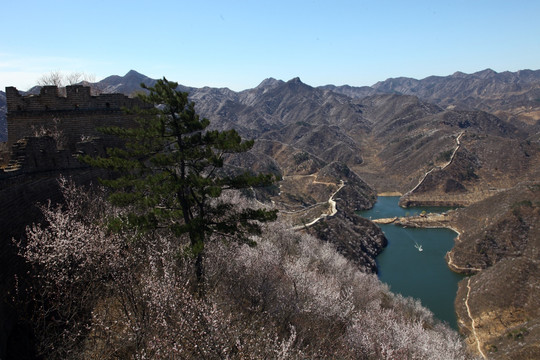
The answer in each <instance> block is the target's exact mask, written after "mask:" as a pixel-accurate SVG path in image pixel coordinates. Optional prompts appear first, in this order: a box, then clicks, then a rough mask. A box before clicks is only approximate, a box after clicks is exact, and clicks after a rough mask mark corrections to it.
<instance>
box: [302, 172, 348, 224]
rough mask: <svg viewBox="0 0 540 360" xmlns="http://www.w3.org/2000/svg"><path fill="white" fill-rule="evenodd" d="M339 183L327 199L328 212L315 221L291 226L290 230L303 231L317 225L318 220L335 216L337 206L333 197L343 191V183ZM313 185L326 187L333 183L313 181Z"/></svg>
mask: <svg viewBox="0 0 540 360" xmlns="http://www.w3.org/2000/svg"><path fill="white" fill-rule="evenodd" d="M340 181H341V183H340V185H339V187H338V188H337V190H336V191H334V192H333V193H332V195H330V198H329V199H328V204H330V212H329V213H327V214H325V213H323V214H321V216H319V217H318V218H316V219H315V220H313V221H311V222H309V223H307V224H302V225H297V226H293V227H292V228H291V229H292V230H300V229H304V228H307V227H309V226H312V225H314V224H315V223H317V222H318V221H319V220H321V219H323V218H325V217H328V216H334V215H336V213H337V206H336V201H335V200H334V196H335V195H336V194H337V193H338V192H339V191H340V190H341V189H343V187H344V186H345V183H344V182H343V180H340ZM313 184H326V185H335V184H334V183H327V182H321V181H316V180H314V181H313Z"/></svg>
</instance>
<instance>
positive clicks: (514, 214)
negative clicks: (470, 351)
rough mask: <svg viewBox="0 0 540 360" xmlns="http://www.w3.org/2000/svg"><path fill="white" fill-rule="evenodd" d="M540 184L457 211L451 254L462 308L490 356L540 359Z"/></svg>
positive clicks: (465, 324)
mask: <svg viewBox="0 0 540 360" xmlns="http://www.w3.org/2000/svg"><path fill="white" fill-rule="evenodd" d="M538 224H540V183H528V184H522V185H519V186H517V187H515V188H513V189H510V190H507V191H504V192H501V193H499V194H497V195H495V196H492V197H490V198H488V199H486V200H484V201H481V202H478V203H476V204H474V205H471V206H469V207H468V208H466V209H461V210H459V211H457V212H456V214H455V226H456V227H457V228H458V229H459V231H460V233H461V234H460V236H459V237H458V239H457V240H456V244H455V246H454V248H453V249H452V251H451V252H450V253H449V254H448V255H447V257H448V261H449V265H450V267H451V268H452V269H453V270H454V271H458V272H462V273H469V274H476V275H474V276H472V277H470V278H466V279H464V280H463V281H461V282H460V284H459V290H458V294H457V297H456V311H457V314H458V318H459V323H460V327H461V330H462V332H463V333H465V334H466V335H467V337H468V340H469V343H472V344H474V346H475V347H476V348H477V349H478V351H481V352H482V353H483V354H484V355H486V356H488V357H489V358H490V359H507V358H510V357H512V358H513V359H533V358H538V357H540V347H539V346H538V344H539V343H538V339H539V338H540V310H539V309H540V300H539V299H540V288H539V287H538V279H540V228H538Z"/></svg>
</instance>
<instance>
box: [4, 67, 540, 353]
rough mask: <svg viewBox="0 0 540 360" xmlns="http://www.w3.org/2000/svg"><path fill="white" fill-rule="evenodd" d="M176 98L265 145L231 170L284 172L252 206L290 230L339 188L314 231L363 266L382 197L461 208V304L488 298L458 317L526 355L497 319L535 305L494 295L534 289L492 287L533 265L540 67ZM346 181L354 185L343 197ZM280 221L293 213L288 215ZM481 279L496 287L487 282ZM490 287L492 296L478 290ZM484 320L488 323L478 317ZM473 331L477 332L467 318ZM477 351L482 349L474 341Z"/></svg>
mask: <svg viewBox="0 0 540 360" xmlns="http://www.w3.org/2000/svg"><path fill="white" fill-rule="evenodd" d="M155 82H156V80H155V79H151V78H149V77H147V76H145V75H142V74H140V73H138V72H136V71H133V70H132V71H129V72H128V73H127V74H126V75H124V76H116V75H115V76H110V77H107V78H105V79H103V80H101V81H100V82H98V83H95V84H91V86H93V87H95V88H96V89H99V90H100V91H103V92H122V93H124V94H133V93H135V92H137V91H141V88H140V84H141V83H145V84H146V85H149V86H151V85H153V84H154V83H155ZM179 89H180V90H182V91H187V92H189V94H190V99H191V100H192V101H194V102H195V104H196V110H197V112H198V113H199V114H200V115H201V116H204V117H207V118H208V119H210V121H211V127H212V128H215V129H220V130H223V129H230V128H235V129H236V130H237V131H238V132H239V133H240V134H241V135H242V136H243V137H244V138H251V139H255V140H256V142H255V146H254V147H253V149H252V150H251V151H250V152H249V153H248V154H245V156H242V157H237V158H234V159H228V164H229V165H230V166H233V167H243V168H250V169H253V170H256V171H269V172H273V173H276V174H279V175H280V177H281V178H282V181H280V183H279V190H276V189H274V190H276V191H274V192H272V191H270V192H268V193H257V194H256V196H257V198H259V196H260V197H265V198H267V199H270V200H273V201H274V203H276V204H278V206H281V208H280V209H281V210H284V209H285V210H298V209H300V211H297V214H298V215H297V216H290V221H291V222H293V223H294V224H296V225H297V224H306V223H308V222H310V221H311V220H312V219H313V216H314V215H313V214H314V213H317V214H328V209H327V208H326V207H325V206H326V205H322V206H321V204H328V203H330V200H329V199H332V197H333V195H335V194H336V192H337V191H340V194H339V196H340V198H339V200H337V203H338V207H339V209H340V211H339V212H337V215H336V216H332V217H328V218H327V219H326V220H325V221H321V222H318V223H317V224H316V225H315V226H313V227H310V228H309V230H308V231H309V232H312V233H314V234H315V235H317V236H318V237H320V238H323V239H325V240H327V241H331V242H334V243H335V245H336V247H337V248H338V250H339V251H340V252H342V253H343V254H344V255H346V256H348V257H349V258H352V259H355V261H356V263H357V264H358V265H359V266H360V267H361V268H364V269H367V270H371V271H374V270H375V269H376V264H375V261H374V257H375V256H376V254H377V253H378V252H380V251H381V249H382V247H383V246H384V245H385V240H384V236H382V235H381V234H382V233H381V232H380V230H378V229H377V228H376V226H375V225H374V224H372V223H371V222H370V221H368V220H365V219H361V218H360V217H358V216H356V215H354V211H355V210H359V209H363V208H368V207H370V206H372V205H373V203H374V201H375V197H376V194H377V193H379V194H381V193H393V194H399V195H402V198H401V204H402V205H404V206H410V205H417V204H422V205H426V204H429V205H454V206H463V207H465V209H461V210H458V212H457V215H455V216H454V217H453V219H456V220H455V221H456V224H454V225H453V228H455V229H459V230H460V233H461V234H462V235H460V237H459V238H458V239H459V240H456V246H455V248H454V250H453V252H452V254H453V255H452V256H453V260H454V262H455V263H454V265H456V264H457V265H456V266H457V267H455V269H459V267H463V268H469V267H470V264H474V265H475V270H479V269H481V270H482V272H480V273H479V274H478V275H475V276H474V277H471V278H470V279H473V280H471V281H468V282H467V281H466V282H462V283H460V287H459V295H460V296H461V295H466V297H467V299H469V296H470V298H471V299H472V300H474V299H479V300H474V301H476V303H472V305H471V306H469V305H470V303H467V302H464V301H463V299H462V298H461V297H460V298H459V299H456V309H458V315H459V316H460V318H461V319H465V320H467V316H469V317H470V311H469V314H468V309H469V308H472V309H474V310H475V313H478V314H481V315H478V316H477V318H476V319H475V321H476V323H477V324H478V323H480V322H481V323H482V324H484V325H485V326H484V329H482V331H478V333H481V332H482V333H485V335H484V337H483V340H482V344H483V345H482V346H484V347H485V350H486V351H487V349H488V347H489V346H491V345H493V346H495V348H497V346H498V349H499V351H500V352H499V354H500V356H501V357H502V358H504V356H506V355H508V354H510V353H512V354H517V351H518V350H516V345H515V342H512V341H508V339H510V338H511V336H510V337H509V335H507V334H506V332H509V331H514V330H515V329H510V327H501V326H499V325H498V320H497V319H498V318H496V316H495V315H496V314H498V313H500V312H501V311H502V310H501V309H504V312H505V314H509V315H508V316H513V317H512V319H511V320H512V324H517V325H515V326H525V327H527V328H528V327H531V329H532V327H534V328H535V329H536V328H537V324H538V320H537V319H539V318H540V315H539V314H538V313H537V311H536V309H537V308H538V307H537V303H536V302H534V301H524V302H523V304H526V306H521V305H520V304H518V303H516V301H515V299H514V297H512V296H506V297H499V298H498V300H499V302H498V303H497V304H496V306H492V305H493V304H492V302H491V298H492V297H493V296H492V295H493V294H492V292H493V291H495V290H494V289H498V290H497V291H499V292H501V293H502V292H504V293H506V294H514V293H516V294H517V293H519V294H522V296H523V297H526V296H528V295H529V294H532V295H535V294H537V293H538V291H536V292H534V291H533V290H531V291H530V292H527V291H525V290H523V289H528V288H531V289H532V288H533V287H534V289H536V288H538V286H537V285H538V284H537V279H535V278H534V277H527V278H526V279H525V278H523V279H521V280H520V281H514V282H513V281H511V279H509V280H508V281H505V283H504V284H499V285H500V287H501V289H499V288H498V287H496V286H494V285H493V284H495V283H497V279H500V278H501V277H502V276H504V275H505V274H507V273H508V272H509V271H510V270H511V269H512V263H513V261H519V262H520V264H522V265H523V266H522V267H523V268H531V269H534V271H536V272H537V269H538V265H537V262H538V260H537V259H538V256H537V249H538V244H537V242H538V241H536V240H537V231H536V230H534V224H535V223H538V221H540V202H539V200H538V194H539V192H538V191H539V189H540V188H539V187H538V186H539V184H538V179H540V166H539V164H540V70H535V71H533V70H521V71H517V72H502V73H497V72H495V71H493V70H490V69H487V70H484V71H480V72H477V73H474V74H464V73H460V72H457V73H454V74H453V75H450V76H446V77H440V76H431V77H428V78H425V79H422V80H416V79H411V78H394V79H388V80H385V81H382V82H378V83H376V84H375V85H373V86H370V87H367V86H366V87H352V86H334V85H326V86H321V87H312V86H309V85H307V84H305V83H303V82H302V81H301V80H300V79H299V78H293V79H291V80H289V81H282V80H277V79H273V78H268V79H265V80H264V81H262V82H261V83H260V84H259V85H258V86H257V87H255V88H253V89H247V90H244V91H240V92H235V91H232V90H230V89H228V88H211V87H203V88H193V87H188V86H184V85H180V86H179ZM38 91H39V88H32V89H31V90H30V91H29V92H30V93H36V92H38ZM5 111H6V104H5V93H3V92H0V136H1V135H3V136H4V139H5V128H6V126H5ZM2 129H4V132H2ZM341 181H343V182H342V183H341ZM340 183H341V184H344V183H346V184H347V186H345V187H343V189H342V188H341V187H340ZM302 209H303V210H306V211H305V212H303V210H302ZM292 212H294V211H291V213H292ZM283 214H284V215H283V216H288V215H287V211H283ZM310 216H311V217H310ZM325 216H326V215H325ZM321 217H322V215H321ZM479 219H480V220H479ZM535 231H536V232H535ZM359 238H360V240H358V239H359ZM350 239H355V240H354V241H349V240H350ZM530 239H532V240H530ZM535 239H536V240H535ZM529 240H530V241H529ZM533 240H534V241H533ZM531 254H533V255H531ZM535 254H536V255H535ZM520 266H521V265H520ZM509 269H510V270H509ZM456 271H457V270H456ZM536 272H531V273H536ZM515 276H518V274H515ZM482 278H485V279H487V280H485V281H480V280H478V279H482ZM488 283H489V284H492V285H490V286H491V287H490V288H489V289H488V288H486V287H483V284H488ZM499 285H497V286H499ZM512 286H513V287H512ZM518 287H519V288H518ZM524 291H525V292H524ZM532 295H531V296H532ZM520 306H521V307H520ZM493 309H495V310H493ZM488 310H489V311H492V313H490V314H488V313H485V312H483V311H488ZM516 314H519V315H520V316H517V315H516ZM471 319H472V317H471ZM527 319H529V320H527ZM531 319H532V320H531ZM465 320H463V321H465ZM506 320H508V319H506ZM506 320H505V321H506ZM527 321H530V322H527ZM530 324H532V325H531V326H529V325H530ZM533 325H534V326H533ZM512 326H514V325H512ZM470 328H472V329H473V330H474V324H473V323H472V322H471V326H470ZM518 330H519V329H518ZM471 331H472V330H471ZM527 331H529V330H527ZM535 331H536V330H535ZM529 332H530V334H533V332H532V330H530V331H529ZM472 333H475V332H474V331H472ZM488 334H489V336H488ZM509 334H510V335H512V334H513V333H510V332H509ZM520 334H521V333H520ZM512 336H513V335H512ZM516 336H517V335H516ZM523 336H525V335H523ZM538 338H540V333H537V332H536V333H534V334H533V335H529V337H527V338H526V339H525V340H526V342H527V346H529V345H530V346H529V347H527V349H534V346H536V345H535V344H537V340H536V339H538ZM519 339H522V338H519ZM514 340H515V339H514ZM473 341H478V343H480V340H478V338H476V340H474V339H473ZM479 347H480V345H479ZM522 348H524V347H522ZM505 351H508V353H505ZM519 351H521V350H519ZM527 351H529V350H527ZM531 351H533V350H531ZM523 354H524V355H523V357H522V358H527V356H529V355H527V354H529V353H523ZM493 356H494V358H496V357H497V355H496V354H494V355H493ZM516 358H520V357H519V356H518V357H516ZM529 358H530V356H529Z"/></svg>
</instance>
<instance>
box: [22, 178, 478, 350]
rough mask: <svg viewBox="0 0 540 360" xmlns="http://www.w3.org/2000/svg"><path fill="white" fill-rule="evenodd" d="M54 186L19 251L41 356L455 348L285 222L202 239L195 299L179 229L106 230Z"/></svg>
mask: <svg viewBox="0 0 540 360" xmlns="http://www.w3.org/2000/svg"><path fill="white" fill-rule="evenodd" d="M62 188H63V193H64V196H65V205H64V206H58V207H55V206H48V207H47V206H45V207H43V208H42V210H43V212H44V215H45V218H46V220H47V224H48V225H34V226H32V227H31V228H28V230H27V236H28V242H27V244H26V246H25V247H21V251H22V254H23V256H24V257H25V259H26V260H27V261H28V262H29V264H31V265H32V268H33V271H34V273H35V274H39V276H37V277H35V278H34V279H33V280H34V281H33V283H32V284H31V285H32V287H31V288H30V290H31V293H30V294H29V296H30V297H37V299H38V300H39V299H42V300H46V301H43V302H39V301H38V302H37V303H34V306H35V307H36V308H35V311H34V313H33V314H34V319H33V326H34V327H35V330H36V332H35V333H36V335H37V336H38V340H39V345H40V347H39V350H40V354H41V355H42V356H45V357H46V358H61V359H77V358H99V359H108V358H122V359H125V358H154V359H155V358H169V359H170V358H211V359H213V358H233V359H241V358H275V359H294V358H298V359H300V358H336V357H338V358H343V359H359V358H364V359H381V358H408V359H428V358H429V359H465V358H467V355H466V351H465V345H464V344H463V343H462V342H461V340H460V338H459V336H458V335H457V333H455V332H454V331H452V330H451V329H449V328H448V327H447V326H446V325H443V324H441V323H439V322H438V321H436V320H434V318H433V315H432V314H431V313H430V312H429V311H428V310H427V309H425V308H423V307H422V306H421V305H420V304H419V302H417V301H414V300H412V299H405V298H402V297H400V296H397V295H394V294H392V293H391V292H389V291H388V288H387V287H385V286H384V285H382V284H381V283H380V282H379V281H378V279H377V278H376V276H374V275H370V274H367V273H363V272H360V271H359V270H358V268H357V267H356V266H354V265H353V264H351V263H350V262H349V261H347V260H346V259H345V258H344V257H342V256H341V255H339V254H338V253H337V252H336V251H335V249H334V247H333V246H332V245H330V244H328V243H322V242H321V241H319V240H317V239H316V238H314V237H312V236H309V235H306V234H301V233H298V232H294V231H291V230H289V228H290V225H287V224H285V223H281V222H278V223H274V224H270V225H267V226H265V230H264V232H263V234H262V235H261V236H260V237H257V238H254V240H256V242H257V245H256V246H255V247H249V246H248V245H239V244H234V243H229V242H227V241H226V239H223V238H220V237H214V238H213V240H212V242H211V243H210V244H209V245H208V247H207V249H208V256H207V257H206V259H205V264H206V265H205V266H206V267H207V272H206V287H207V288H206V294H207V295H206V297H204V298H200V297H198V296H197V295H196V293H194V287H193V286H194V278H193V275H192V274H193V271H192V267H193V266H194V264H193V261H192V260H191V258H190V257H189V256H188V257H186V256H180V257H179V253H178V252H177V249H178V247H180V248H185V247H186V246H189V245H188V243H189V240H188V239H187V238H176V237H172V236H171V234H168V233H167V232H161V231H160V232H154V233H151V234H148V235H142V234H136V233H130V232H124V233H122V234H115V233H111V232H109V231H108V230H107V226H106V216H107V214H114V213H116V214H117V213H118V211H120V210H119V209H115V208H112V207H111V206H110V205H109V204H108V203H107V202H105V201H104V200H103V199H102V194H101V193H100V192H95V191H93V192H88V190H83V189H80V188H76V187H74V186H73V185H72V184H70V183H69V182H63V183H62ZM224 196H227V197H228V200H229V201H233V202H234V203H235V204H236V206H239V207H244V206H249V207H254V206H260V205H259V204H258V203H256V202H253V201H251V202H250V201H249V200H246V199H245V198H242V197H239V196H238V194H235V193H228V194H226V195H224ZM100 214H103V215H100ZM20 296H21V298H20V300H21V301H23V300H24V299H25V297H24V293H22V292H21V294H20Z"/></svg>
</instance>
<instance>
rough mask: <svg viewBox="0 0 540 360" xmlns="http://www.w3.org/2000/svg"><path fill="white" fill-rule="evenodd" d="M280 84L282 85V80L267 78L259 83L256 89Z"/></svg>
mask: <svg viewBox="0 0 540 360" xmlns="http://www.w3.org/2000/svg"><path fill="white" fill-rule="evenodd" d="M282 83H283V81H282V80H277V79H274V78H273V77H269V78H267V79H264V80H263V81H261V83H260V84H259V85H257V88H266V87H273V86H276V85H279V84H282Z"/></svg>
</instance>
